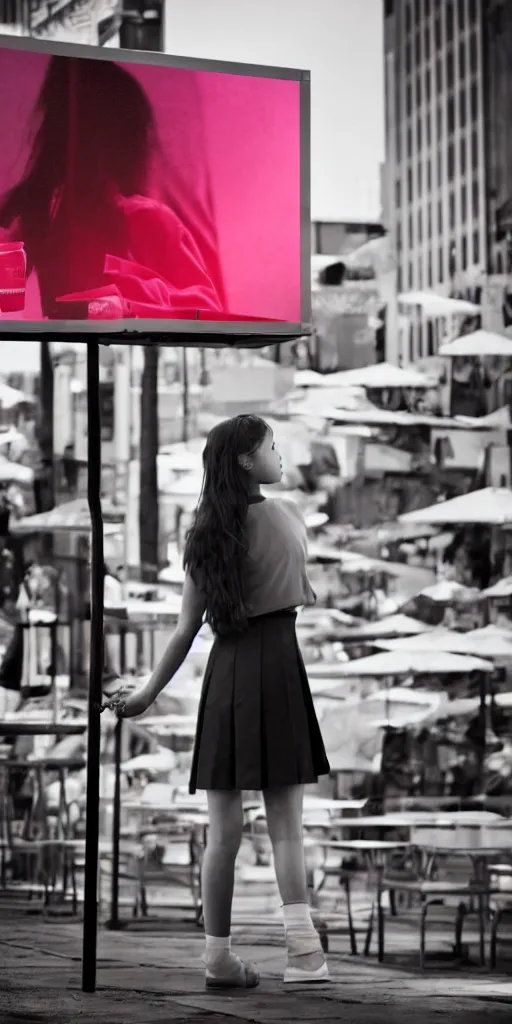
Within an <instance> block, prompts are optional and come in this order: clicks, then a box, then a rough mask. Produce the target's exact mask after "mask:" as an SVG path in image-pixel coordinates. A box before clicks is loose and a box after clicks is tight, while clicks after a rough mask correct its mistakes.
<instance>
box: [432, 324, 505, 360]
mask: <svg viewBox="0 0 512 1024" xmlns="http://www.w3.org/2000/svg"><path fill="white" fill-rule="evenodd" d="M439 355H440V356H455V357H457V356H466V357H468V356H469V357H471V356H474V357H478V356H480V357H483V356H503V357H506V358H510V356H512V339H511V338H507V337H505V336H504V335H503V334H494V333H493V332H492V331H473V333H472V334H463V335H461V337H460V338H455V339H454V340H453V341H448V342H447V343H446V344H445V345H441V346H440V348H439Z"/></svg>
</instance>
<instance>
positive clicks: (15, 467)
mask: <svg viewBox="0 0 512 1024" xmlns="http://www.w3.org/2000/svg"><path fill="white" fill-rule="evenodd" d="M33 481H34V470H33V469H31V467H30V466H22V465H21V463H19V462H10V461H9V459H5V458H3V457H2V456H0V483H2V484H26V485H27V486H30V484H31V483H33Z"/></svg>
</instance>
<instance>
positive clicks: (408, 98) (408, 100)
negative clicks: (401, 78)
mask: <svg viewBox="0 0 512 1024" xmlns="http://www.w3.org/2000/svg"><path fill="white" fill-rule="evenodd" d="M405 109H406V111H407V117H410V116H411V114H412V85H411V83H410V82H408V84H407V89H406V92H405Z"/></svg>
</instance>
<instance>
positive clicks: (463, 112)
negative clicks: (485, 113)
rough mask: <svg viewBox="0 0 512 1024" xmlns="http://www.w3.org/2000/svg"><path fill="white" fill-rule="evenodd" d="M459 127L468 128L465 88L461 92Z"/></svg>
mask: <svg viewBox="0 0 512 1024" xmlns="http://www.w3.org/2000/svg"><path fill="white" fill-rule="evenodd" d="M459 125H460V127H461V128H465V127H466V90H465V88H464V86H462V89H461V90H460V92H459Z"/></svg>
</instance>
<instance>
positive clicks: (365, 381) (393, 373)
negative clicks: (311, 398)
mask: <svg viewBox="0 0 512 1024" xmlns="http://www.w3.org/2000/svg"><path fill="white" fill-rule="evenodd" d="M321 383H322V384H323V385H325V386H326V387H340V388H343V387H362V388H375V389H377V390H378V389H383V390H384V389H386V388H424V389H428V388H430V386H431V385H430V381H429V380H428V378H427V377H426V376H425V375H424V374H423V373H418V372H417V370H407V369H402V367H401V366H393V364H392V363H374V364H373V365H371V366H362V367H360V368H359V369H356V370H344V371H341V372H339V373H330V374H327V375H326V376H325V377H323V378H322V382H321Z"/></svg>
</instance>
